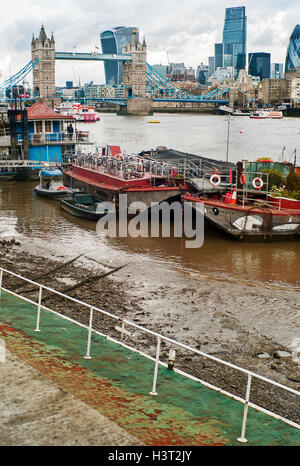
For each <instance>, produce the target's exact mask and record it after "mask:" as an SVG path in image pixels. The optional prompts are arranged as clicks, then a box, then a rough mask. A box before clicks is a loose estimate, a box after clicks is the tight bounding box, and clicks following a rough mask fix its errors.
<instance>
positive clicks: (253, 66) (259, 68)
mask: <svg viewBox="0 0 300 466" xmlns="http://www.w3.org/2000/svg"><path fill="white" fill-rule="evenodd" d="M248 72H249V74H251V76H259V77H260V80H261V81H263V80H264V79H266V78H270V75H271V54H270V53H264V52H257V53H249V55H248Z"/></svg>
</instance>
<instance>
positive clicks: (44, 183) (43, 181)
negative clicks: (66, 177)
mask: <svg viewBox="0 0 300 466" xmlns="http://www.w3.org/2000/svg"><path fill="white" fill-rule="evenodd" d="M61 186H63V173H62V171H61V170H59V169H58V168H55V169H50V168H44V169H42V170H41V171H40V187H41V188H43V189H57V188H59V187H61Z"/></svg>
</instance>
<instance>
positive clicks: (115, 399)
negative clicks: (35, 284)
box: [0, 291, 300, 446]
mask: <svg viewBox="0 0 300 466" xmlns="http://www.w3.org/2000/svg"><path fill="white" fill-rule="evenodd" d="M0 310H1V314H0V337H1V339H3V340H4V341H5V343H6V347H7V348H8V349H9V350H10V351H11V352H12V353H14V354H16V355H17V356H18V357H19V358H20V359H21V360H23V361H25V362H26V363H28V364H29V365H31V366H32V367H34V368H35V369H36V370H38V371H39V372H40V373H41V374H43V375H44V376H45V377H46V378H48V379H50V380H52V381H53V382H54V383H56V384H57V385H58V386H60V387H62V388H63V389H64V390H65V391H66V392H68V393H69V394H72V395H74V396H75V397H77V398H79V399H80V400H82V401H83V402H84V403H86V404H87V405H88V406H90V407H92V408H94V409H95V410H97V411H98V412H100V413H101V414H102V415H104V416H106V417H107V418H108V419H110V420H111V421H113V422H114V423H115V424H117V425H119V426H121V427H122V428H124V429H125V430H126V431H127V432H129V433H130V434H132V435H133V436H135V437H136V438H137V439H139V440H140V441H141V442H142V443H143V444H145V445H152V446H153V445H155V446H158V445H160V446H164V445H166V446H180V445H183V446H184V445H189V446H193V445H215V446H216V445H245V446H247V445H250V446H253V445H257V446H258V445H268V446H272V445H277V446H279V445H282V446H289V445H294V446H296V445H298V446H300V430H298V429H297V428H295V427H293V426H290V425H288V424H286V423H284V422H282V421H281V420H279V419H275V418H273V417H270V416H268V415H267V414H265V413H263V412H261V411H257V410H255V409H253V408H251V407H249V412H248V421H247V429H246V438H247V440H248V443H246V444H241V443H239V442H238V441H237V438H238V437H240V432H241V423H242V416H243V404H242V403H240V402H238V401H237V400H234V399H232V398H230V397H227V396H225V395H223V394H222V393H220V392H217V391H216V390H213V389H211V388H209V387H207V386H205V385H203V384H201V383H199V382H197V381H194V380H191V379H188V378H186V377H184V376H183V375H181V374H179V373H176V372H174V371H171V370H168V369H167V368H165V367H161V366H160V367H159V370H158V380H157V392H158V395H157V396H151V395H149V391H150V390H151V388H152V380H153V369H154V362H153V361H151V360H149V359H146V358H144V357H142V356H141V355H139V354H137V353H134V352H132V351H129V350H128V349H126V348H124V347H123V346H121V345H118V344H116V343H114V342H113V341H109V340H108V339H107V338H104V337H101V336H100V335H97V334H93V335H92V340H91V359H85V358H84V356H85V354H86V348H87V347H86V343H87V329H85V328H82V327H80V326H78V325H75V324H74V323H73V322H71V321H67V320H62V318H61V317H59V316H58V315H55V314H52V313H49V312H47V311H45V310H43V309H42V310H41V319H40V330H41V331H40V332H35V331H34V329H35V327H36V306H34V305H32V304H31V303H28V302H24V301H23V300H21V299H20V298H18V297H16V296H12V295H11V294H8V293H7V292H5V291H2V295H1V298H0ZM20 422H22V420H21V421H20ZM28 436H30V433H29V432H28Z"/></svg>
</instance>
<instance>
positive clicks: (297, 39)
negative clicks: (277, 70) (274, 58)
mask: <svg viewBox="0 0 300 466" xmlns="http://www.w3.org/2000/svg"><path fill="white" fill-rule="evenodd" d="M297 66H300V24H297V26H296V27H295V29H294V30H293V32H292V35H291V37H290V42H289V45H288V49H287V53H286V59H285V72H286V73H288V72H289V71H293V70H295V69H296V68H297Z"/></svg>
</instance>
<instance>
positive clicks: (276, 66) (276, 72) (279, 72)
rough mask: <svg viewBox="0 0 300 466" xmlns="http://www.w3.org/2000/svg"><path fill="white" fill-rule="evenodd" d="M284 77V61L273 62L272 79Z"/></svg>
mask: <svg viewBox="0 0 300 466" xmlns="http://www.w3.org/2000/svg"><path fill="white" fill-rule="evenodd" d="M282 78H283V63H271V79H282Z"/></svg>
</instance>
